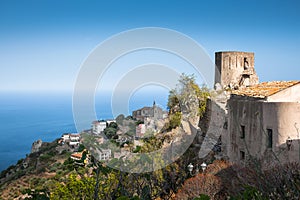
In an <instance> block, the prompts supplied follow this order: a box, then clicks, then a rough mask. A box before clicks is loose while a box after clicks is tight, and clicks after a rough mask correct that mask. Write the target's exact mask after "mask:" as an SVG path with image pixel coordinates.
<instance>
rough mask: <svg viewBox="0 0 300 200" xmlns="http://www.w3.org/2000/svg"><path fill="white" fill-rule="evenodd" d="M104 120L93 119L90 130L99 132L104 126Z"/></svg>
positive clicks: (95, 132)
mask: <svg viewBox="0 0 300 200" xmlns="http://www.w3.org/2000/svg"><path fill="white" fill-rule="evenodd" d="M106 124H107V123H106V121H93V122H92V132H93V133H94V134H97V135H98V134H100V133H101V132H103V131H104V129H105V128H106Z"/></svg>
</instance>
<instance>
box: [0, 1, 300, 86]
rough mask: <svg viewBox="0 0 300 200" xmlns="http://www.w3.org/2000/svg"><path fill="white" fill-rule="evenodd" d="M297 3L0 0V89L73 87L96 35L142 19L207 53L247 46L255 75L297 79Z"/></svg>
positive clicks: (299, 5) (299, 42)
mask: <svg viewBox="0 0 300 200" xmlns="http://www.w3.org/2000/svg"><path fill="white" fill-rule="evenodd" d="M299 10H300V1H297V0H286V1H282V0H251V1H246V0H226V1H225V0H215V1H200V0H198V1H197V0H195V1H192V0H186V1H176V0H173V1H171V0H169V1H167V0H151V1H145V0H144V1H142V0H127V1H125V0H123V1H121V0H120V1H116V0H110V1H94V0H89V1H83V0H43V1H40V0H26V1H21V0H20V1H16V0H1V1H0V61H1V62H0V91H18V92H22V91H46V92H49V91H54V92H59V91H64V92H65V91H68V92H72V90H73V88H74V83H75V81H76V77H77V74H78V72H79V70H80V66H81V65H82V63H83V62H84V60H85V59H86V58H87V56H88V55H89V53H90V52H91V51H92V50H93V49H94V48H95V47H96V46H97V45H99V43H101V42H103V41H104V40H106V39H107V38H109V37H111V36H113V35H115V34H118V33H120V32H123V31H126V30H129V29H134V28H143V27H162V28H168V29H172V30H176V31H178V32H181V33H183V34H185V35H187V36H189V37H191V38H192V39H194V40H195V41H197V42H198V43H199V44H200V45H201V46H202V47H203V48H204V49H205V51H206V52H207V53H208V55H209V56H210V57H211V59H212V60H214V53H215V52H216V51H223V50H224V51H250V52H254V53H255V67H256V71H257V73H258V76H259V77H260V81H271V80H300V70H299V68H300V62H299V60H298V58H299V53H300V51H299V49H298V48H299V46H300V12H299ZM112 73H113V72H112Z"/></svg>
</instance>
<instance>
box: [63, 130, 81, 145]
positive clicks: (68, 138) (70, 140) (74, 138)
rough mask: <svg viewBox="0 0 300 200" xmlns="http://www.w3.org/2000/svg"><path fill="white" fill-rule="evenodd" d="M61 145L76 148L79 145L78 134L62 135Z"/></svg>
mask: <svg viewBox="0 0 300 200" xmlns="http://www.w3.org/2000/svg"><path fill="white" fill-rule="evenodd" d="M61 140H62V141H61V143H62V144H64V143H66V144H68V145H70V146H78V145H79V144H80V134H78V133H64V134H63V135H62V136H61Z"/></svg>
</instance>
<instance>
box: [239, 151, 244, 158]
mask: <svg viewBox="0 0 300 200" xmlns="http://www.w3.org/2000/svg"><path fill="white" fill-rule="evenodd" d="M240 160H245V151H240Z"/></svg>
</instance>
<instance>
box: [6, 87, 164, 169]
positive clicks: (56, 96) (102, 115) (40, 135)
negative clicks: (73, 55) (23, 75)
mask: <svg viewBox="0 0 300 200" xmlns="http://www.w3.org/2000/svg"><path fill="white" fill-rule="evenodd" d="M99 96H100V97H99ZM104 96H105V97H104ZM104 96H103V95H102V96H101V95H98V97H96V98H95V100H96V105H95V107H96V113H97V118H98V119H111V118H112V117H113V115H112V112H111V103H110V96H107V95H104ZM167 96H168V94H167V92H166V93H165V91H164V92H163V93H162V92H161V91H160V92H159V94H153V93H149V92H147V94H145V93H144V94H143V91H140V92H136V93H134V94H133V96H132V98H131V99H130V101H129V113H130V112H131V111H132V110H133V109H136V108H139V107H142V106H152V103H153V100H156V103H157V104H158V105H160V106H161V107H164V108H165V105H166V100H167ZM0 99H1V100H0V141H1V144H0V171H2V170H4V169H6V168H7V167H9V166H10V165H13V164H16V162H17V161H18V160H19V159H21V158H24V157H25V156H26V154H29V153H30V150H31V145H32V143H33V142H34V141H36V140H38V139H41V140H42V141H45V142H51V141H53V140H54V139H56V138H59V137H61V135H62V134H63V133H66V132H77V131H76V128H75V125H74V121H73V113H72V94H71V93H67V94H64V93H47V94H46V93H43V94H40V93H37V92H36V93H35V92H30V93H25V92H22V93H17V92H2V93H0ZM125 115H126V114H125ZM87 128H90V127H87Z"/></svg>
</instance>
